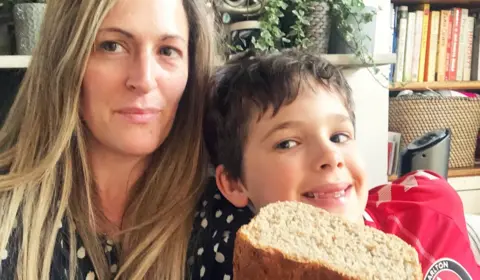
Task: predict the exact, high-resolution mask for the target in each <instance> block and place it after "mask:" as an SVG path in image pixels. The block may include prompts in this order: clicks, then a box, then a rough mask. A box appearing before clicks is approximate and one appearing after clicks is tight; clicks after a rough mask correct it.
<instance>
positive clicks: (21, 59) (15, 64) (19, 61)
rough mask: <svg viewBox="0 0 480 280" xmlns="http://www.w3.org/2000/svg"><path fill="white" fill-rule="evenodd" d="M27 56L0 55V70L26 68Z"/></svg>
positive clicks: (28, 57) (28, 61) (28, 58)
mask: <svg viewBox="0 0 480 280" xmlns="http://www.w3.org/2000/svg"><path fill="white" fill-rule="evenodd" d="M29 63H30V56H29V55H0V69H16V68H27V67H28V64H29Z"/></svg>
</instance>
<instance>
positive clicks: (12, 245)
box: [0, 219, 107, 280]
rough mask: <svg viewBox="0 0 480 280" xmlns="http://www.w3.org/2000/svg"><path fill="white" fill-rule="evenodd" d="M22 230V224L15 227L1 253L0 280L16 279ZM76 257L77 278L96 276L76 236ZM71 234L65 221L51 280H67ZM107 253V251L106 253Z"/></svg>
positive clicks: (55, 252)
mask: <svg viewBox="0 0 480 280" xmlns="http://www.w3.org/2000/svg"><path fill="white" fill-rule="evenodd" d="M22 242H23V240H22V228H21V223H19V225H17V226H15V228H14V230H13V232H12V234H11V235H10V238H9V241H8V244H7V248H5V249H4V250H3V251H2V252H1V255H0V257H1V263H0V279H2V280H13V279H15V274H16V269H17V259H18V254H19V251H20V249H21V247H22ZM75 243H76V247H75V256H76V258H77V265H78V266H77V271H76V274H77V277H78V279H88V278H86V276H87V275H89V273H90V274H94V267H93V264H92V262H91V260H90V258H89V257H88V254H87V252H86V250H85V248H84V247H83V243H82V240H81V238H80V237H79V236H78V234H77V235H76V242H75ZM70 245H71V244H70V233H69V229H68V223H67V222H66V220H65V219H64V221H63V222H62V225H61V227H60V229H59V231H58V234H57V237H56V240H55V246H54V251H53V257H52V263H51V267H50V276H51V277H50V279H56V280H67V279H68V276H69V266H70V252H71V249H70ZM105 252H107V250H106V251H105Z"/></svg>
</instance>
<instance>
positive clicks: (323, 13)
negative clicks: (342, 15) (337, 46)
mask: <svg viewBox="0 0 480 280" xmlns="http://www.w3.org/2000/svg"><path fill="white" fill-rule="evenodd" d="M311 9H312V14H311V22H310V25H309V26H308V27H307V37H308V38H310V40H311V41H312V46H311V47H310V50H311V51H313V52H316V53H317V54H326V53H327V52H328V43H329V40H330V33H331V29H332V28H331V27H332V20H331V18H330V14H329V11H330V6H328V4H327V3H326V2H323V1H315V2H313V3H312V7H311Z"/></svg>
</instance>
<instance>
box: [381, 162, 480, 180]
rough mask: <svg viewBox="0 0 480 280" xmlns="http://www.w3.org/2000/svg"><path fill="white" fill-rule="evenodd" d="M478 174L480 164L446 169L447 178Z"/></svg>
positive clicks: (392, 177) (394, 176)
mask: <svg viewBox="0 0 480 280" xmlns="http://www.w3.org/2000/svg"><path fill="white" fill-rule="evenodd" d="M473 176H480V166H479V165H477V166H474V167H466V168H452V169H450V170H448V178H455V177H473ZM395 179H397V176H396V175H392V176H388V181H389V182H391V181H393V180H395Z"/></svg>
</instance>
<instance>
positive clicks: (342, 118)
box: [262, 114, 352, 142]
mask: <svg viewBox="0 0 480 280" xmlns="http://www.w3.org/2000/svg"><path fill="white" fill-rule="evenodd" d="M327 119H328V120H329V121H330V122H337V123H343V122H352V119H351V118H350V116H347V115H344V114H331V115H329V116H328V117H327ZM301 123H302V122H301V121H285V122H281V123H279V124H276V125H275V126H274V127H272V129H270V130H269V131H268V132H267V133H266V134H265V136H263V138H262V142H264V141H265V140H267V139H268V137H270V136H271V135H272V134H273V133H275V132H276V131H278V130H282V129H285V128H289V127H293V126H299V125H301Z"/></svg>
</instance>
